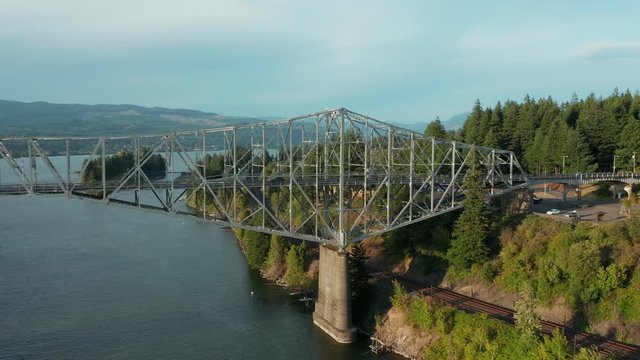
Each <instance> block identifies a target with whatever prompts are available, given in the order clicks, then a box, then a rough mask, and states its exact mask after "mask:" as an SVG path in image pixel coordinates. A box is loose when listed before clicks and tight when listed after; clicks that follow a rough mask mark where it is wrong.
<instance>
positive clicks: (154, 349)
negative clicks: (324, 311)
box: [0, 196, 373, 359]
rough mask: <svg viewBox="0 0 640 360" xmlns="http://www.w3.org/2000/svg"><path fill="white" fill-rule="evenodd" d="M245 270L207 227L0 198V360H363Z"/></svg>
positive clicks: (222, 237)
mask: <svg viewBox="0 0 640 360" xmlns="http://www.w3.org/2000/svg"><path fill="white" fill-rule="evenodd" d="M311 315H312V313H311V310H310V309H308V308H306V307H305V306H304V305H303V304H301V303H300V302H298V301H297V299H295V298H292V297H290V296H289V295H288V292H287V291H286V290H284V289H282V288H280V287H278V286H275V285H274V284H272V283H270V282H268V281H266V280H263V279H262V278H261V277H260V276H259V274H258V273H256V272H255V271H251V270H249V269H248V268H247V265H246V262H245V259H244V255H243V254H242V253H241V251H240V249H239V247H238V245H237V242H236V241H235V238H234V236H233V234H232V233H231V232H229V231H225V230H221V229H219V228H218V227H216V226H215V225H213V224H210V223H205V222H203V221H194V220H189V219H185V218H180V217H170V216H164V215H160V214H154V213H148V212H144V211H140V210H135V209H129V208H124V207H118V206H113V205H104V204H100V203H96V202H93V201H88V200H78V199H72V200H69V199H66V198H64V197H62V196H60V197H56V196H35V197H33V196H24V197H2V198H0V359H302V358H304V359H368V358H371V357H373V356H372V355H371V354H369V353H368V352H367V350H368V348H367V346H368V342H366V340H363V341H360V342H359V343H357V344H355V345H339V344H337V343H335V342H333V340H331V339H330V338H329V337H328V336H327V335H325V334H324V333H323V332H322V331H321V330H319V329H318V328H316V327H315V326H314V325H313V323H312V319H311Z"/></svg>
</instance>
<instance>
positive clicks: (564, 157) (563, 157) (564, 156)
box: [562, 155, 569, 175]
mask: <svg viewBox="0 0 640 360" xmlns="http://www.w3.org/2000/svg"><path fill="white" fill-rule="evenodd" d="M568 157H569V155H563V156H562V175H564V159H566V158H568Z"/></svg>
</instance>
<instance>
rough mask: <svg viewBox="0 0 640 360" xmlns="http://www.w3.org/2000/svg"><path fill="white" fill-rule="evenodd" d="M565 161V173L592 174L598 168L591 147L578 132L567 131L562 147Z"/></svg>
mask: <svg viewBox="0 0 640 360" xmlns="http://www.w3.org/2000/svg"><path fill="white" fill-rule="evenodd" d="M560 149H561V151H562V153H563V155H566V156H567V158H566V159H565V172H567V173H575V172H592V171H594V170H595V169H596V168H597V165H596V164H594V163H593V156H592V155H591V151H590V150H589V146H588V145H587V142H586V141H585V140H584V138H583V137H582V136H581V135H580V133H578V131H577V130H574V129H571V128H569V129H567V133H566V138H565V140H564V142H563V146H562V147H560Z"/></svg>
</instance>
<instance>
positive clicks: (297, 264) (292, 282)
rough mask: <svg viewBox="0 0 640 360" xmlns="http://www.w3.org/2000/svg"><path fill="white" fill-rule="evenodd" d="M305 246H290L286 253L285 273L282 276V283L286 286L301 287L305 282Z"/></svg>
mask: <svg viewBox="0 0 640 360" xmlns="http://www.w3.org/2000/svg"><path fill="white" fill-rule="evenodd" d="M305 253H306V245H305V244H304V243H302V244H299V245H291V247H290V248H289V251H287V256H286V264H287V272H286V273H285V274H284V281H285V283H286V284H287V285H288V286H301V285H303V283H304V281H305V280H306V277H305V274H304V255H305Z"/></svg>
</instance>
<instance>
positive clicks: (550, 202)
mask: <svg viewBox="0 0 640 360" xmlns="http://www.w3.org/2000/svg"><path fill="white" fill-rule="evenodd" d="M536 195H538V196H539V194H537V193H536ZM540 199H541V201H540V202H538V203H537V204H534V205H533V206H532V208H531V210H532V211H533V212H534V213H536V214H541V215H543V216H545V217H550V218H554V219H565V220H566V221H569V222H575V221H578V220H579V221H589V222H596V220H597V214H598V213H603V215H602V217H601V219H600V220H601V221H602V222H609V221H616V220H623V219H625V218H626V215H625V214H624V213H621V210H622V204H621V203H620V202H619V200H614V199H594V198H589V199H583V200H582V201H579V202H578V201H577V200H576V199H575V198H570V199H568V200H567V201H566V202H564V201H562V199H557V198H552V197H544V198H543V197H540ZM551 209H558V210H560V214H558V215H547V214H546V213H547V211H549V210H551ZM571 211H575V212H576V214H577V217H575V218H571V217H567V216H565V215H566V214H568V213H570V212H571ZM632 211H640V206H638V205H633V206H632Z"/></svg>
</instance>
